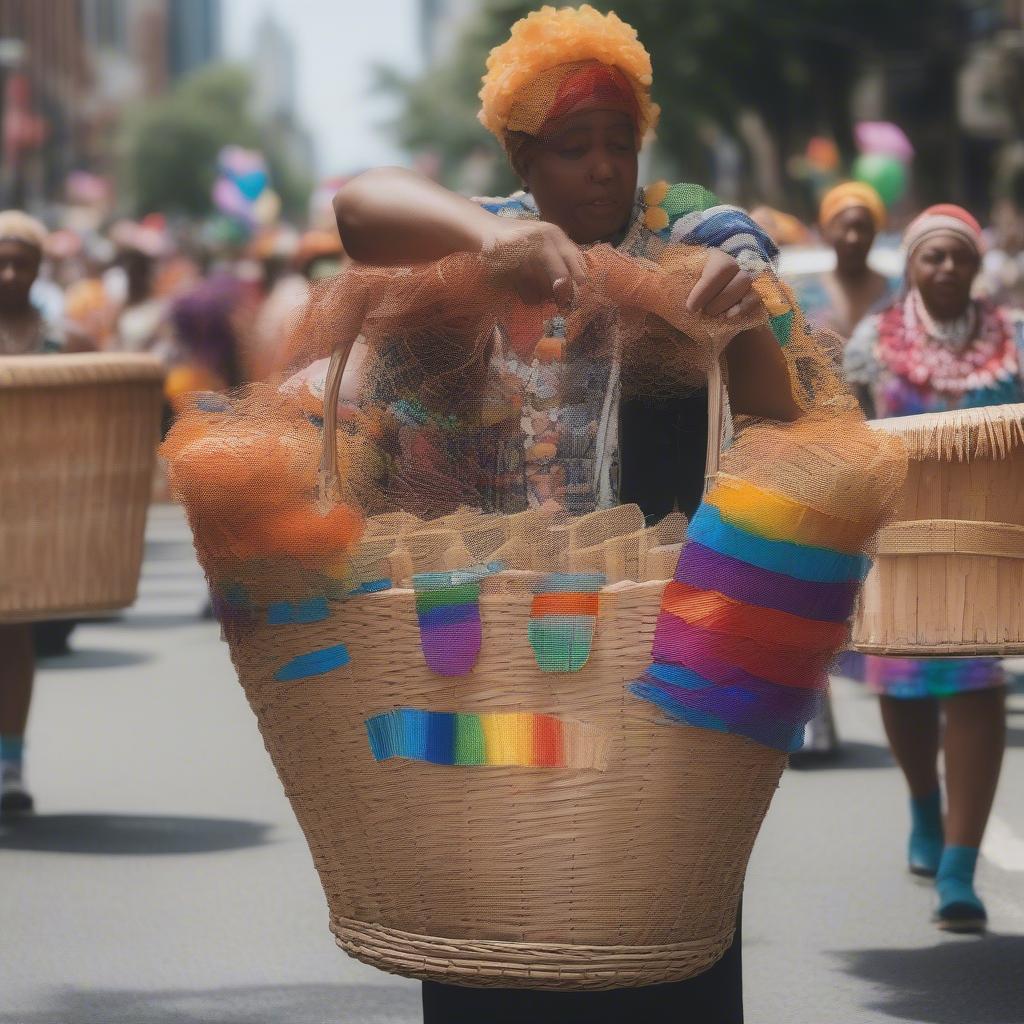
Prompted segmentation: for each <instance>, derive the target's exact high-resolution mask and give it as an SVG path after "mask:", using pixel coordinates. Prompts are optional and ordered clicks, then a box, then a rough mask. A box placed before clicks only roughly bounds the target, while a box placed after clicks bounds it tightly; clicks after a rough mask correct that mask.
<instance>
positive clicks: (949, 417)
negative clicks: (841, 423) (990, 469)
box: [868, 403, 1024, 462]
mask: <svg viewBox="0 0 1024 1024" xmlns="http://www.w3.org/2000/svg"><path fill="white" fill-rule="evenodd" d="M868 426H869V427H871V428H872V430H884V431H885V432H886V433H887V434H892V435H893V436H894V437H898V438H899V439H900V440H901V441H902V442H903V444H904V445H905V447H906V449H907V455H908V456H909V458H910V459H911V461H914V462H923V461H924V460H926V459H938V460H939V461H943V462H968V461H971V460H972V459H1005V458H1008V457H1009V456H1010V455H1011V454H1012V453H1013V452H1015V451H1016V450H1017V449H1018V448H1021V447H1024V403H1015V404H1012V405H992V406H985V407H983V408H980V409H957V410H954V411H952V412H928V413H921V414H919V415H917V416H893V417H889V418H887V419H878V420H869V421H868Z"/></svg>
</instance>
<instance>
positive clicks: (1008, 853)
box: [981, 814, 1024, 871]
mask: <svg viewBox="0 0 1024 1024" xmlns="http://www.w3.org/2000/svg"><path fill="white" fill-rule="evenodd" d="M981 855H982V856H983V857H984V858H985V859H986V860H987V861H989V862H990V863H992V864H994V865H995V866H996V867H997V868H1001V869H1002V870H1003V871H1024V839H1021V838H1020V837H1019V836H1017V835H1015V834H1014V831H1013V829H1012V828H1010V826H1009V825H1008V824H1007V823H1006V822H1005V821H1003V819H1002V818H1000V817H998V816H997V815H995V814H993V815H992V817H991V818H989V822H988V828H987V829H986V830H985V839H984V841H983V842H982V844H981Z"/></svg>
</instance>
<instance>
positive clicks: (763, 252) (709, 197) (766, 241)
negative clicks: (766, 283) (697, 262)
mask: <svg viewBox="0 0 1024 1024" xmlns="http://www.w3.org/2000/svg"><path fill="white" fill-rule="evenodd" d="M642 198H643V203H644V206H645V210H644V215H643V216H644V225H645V227H647V228H648V229H649V230H650V231H653V232H654V233H655V234H656V235H657V236H658V237H659V238H660V239H661V240H662V241H665V242H670V243H672V244H673V245H694V246H704V247H708V246H710V247H713V248H716V249H721V250H722V251H723V252H727V253H729V255H730V256H733V257H734V258H735V259H736V261H737V262H738V263H739V264H740V266H742V267H743V268H744V269H745V270H746V271H748V272H749V273H751V274H759V273H761V271H762V270H764V269H765V268H766V267H769V266H774V265H775V262H776V261H777V260H778V258H779V247H778V246H777V245H776V244H775V242H774V241H773V239H772V237H771V236H770V235H769V234H768V233H767V232H766V231H765V230H764V229H763V228H762V227H760V226H759V225H758V224H756V223H755V222H754V221H753V220H751V219H750V217H749V216H748V214H747V213H746V212H745V211H744V210H741V209H740V208H739V207H738V206H730V205H728V204H726V203H722V202H720V201H719V199H718V197H717V196H716V195H715V194H714V193H713V192H709V191H708V190H707V189H706V188H704V187H703V186H702V185H693V184H689V183H686V182H678V183H677V184H674V185H669V184H668V182H666V181H658V182H655V183H654V184H653V185H648V186H647V188H645V189H643V191H642Z"/></svg>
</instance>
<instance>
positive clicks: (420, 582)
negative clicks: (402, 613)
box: [412, 562, 503, 676]
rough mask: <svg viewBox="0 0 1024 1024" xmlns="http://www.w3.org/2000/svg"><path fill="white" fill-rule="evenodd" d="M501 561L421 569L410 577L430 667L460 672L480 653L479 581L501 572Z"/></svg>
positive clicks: (444, 673)
mask: <svg viewBox="0 0 1024 1024" xmlns="http://www.w3.org/2000/svg"><path fill="white" fill-rule="evenodd" d="M502 568H503V566H502V565H501V563H500V562H492V563H491V564H489V565H476V566H473V567H471V568H469V569H456V570H454V571H452V572H421V573H417V574H416V575H415V576H413V578H412V588H413V590H414V591H415V592H416V617H417V618H418V619H419V624H420V647H421V648H422V649H423V657H424V659H425V660H426V662H427V666H428V667H429V668H430V670H431V671H433V672H436V673H437V674H438V675H440V676H463V675H465V674H466V673H467V672H469V671H470V669H472V668H473V666H474V665H475V664H476V659H477V657H478V656H479V654H480V643H481V626H480V581H481V580H482V579H483V578H484V577H485V576H489V575H490V574H491V573H495V572H501V570H502Z"/></svg>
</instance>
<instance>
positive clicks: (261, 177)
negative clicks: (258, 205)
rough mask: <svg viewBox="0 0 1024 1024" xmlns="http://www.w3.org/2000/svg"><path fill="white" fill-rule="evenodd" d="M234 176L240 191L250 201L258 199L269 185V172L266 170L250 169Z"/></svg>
mask: <svg viewBox="0 0 1024 1024" xmlns="http://www.w3.org/2000/svg"><path fill="white" fill-rule="evenodd" d="M233 177H234V179H235V184H236V185H237V186H238V191H239V192H241V193H242V195H243V196H245V198H246V199H248V200H250V201H252V200H254V199H257V198H258V197H259V195H260V193H261V192H262V191H263V190H264V189H265V188H266V187H267V172H266V171H264V170H256V171H248V172H246V173H245V174H238V175H234V176H233Z"/></svg>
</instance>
